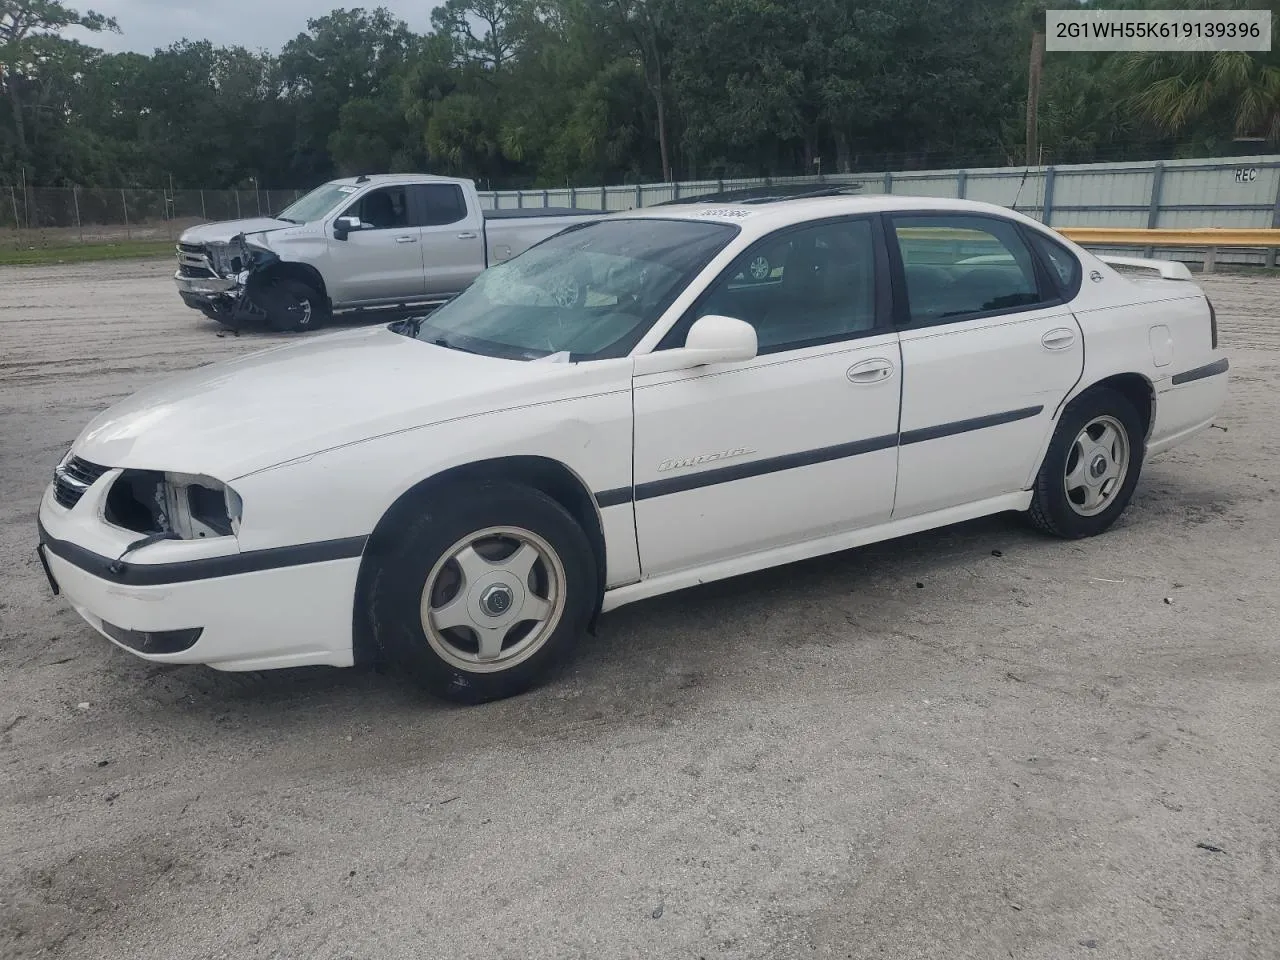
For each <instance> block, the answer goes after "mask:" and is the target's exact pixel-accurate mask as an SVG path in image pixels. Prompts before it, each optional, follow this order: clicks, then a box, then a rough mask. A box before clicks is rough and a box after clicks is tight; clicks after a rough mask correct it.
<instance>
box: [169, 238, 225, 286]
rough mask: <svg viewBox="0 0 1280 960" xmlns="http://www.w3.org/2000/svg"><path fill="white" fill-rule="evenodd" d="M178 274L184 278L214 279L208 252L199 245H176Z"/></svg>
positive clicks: (214, 274) (214, 275)
mask: <svg viewBox="0 0 1280 960" xmlns="http://www.w3.org/2000/svg"><path fill="white" fill-rule="evenodd" d="M178 272H179V273H180V274H182V275H183V276H184V277H199V278H209V277H216V276H217V274H216V273H215V272H214V270H213V264H212V263H211V262H210V261H209V251H208V249H207V248H206V247H205V246H204V245H203V244H199V243H180V244H178Z"/></svg>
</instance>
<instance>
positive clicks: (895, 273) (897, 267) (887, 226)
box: [880, 209, 1066, 332]
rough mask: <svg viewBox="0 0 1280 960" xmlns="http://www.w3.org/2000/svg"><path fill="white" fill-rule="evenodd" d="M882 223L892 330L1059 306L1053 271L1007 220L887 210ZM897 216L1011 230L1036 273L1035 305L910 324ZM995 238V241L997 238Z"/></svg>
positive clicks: (1016, 224)
mask: <svg viewBox="0 0 1280 960" xmlns="http://www.w3.org/2000/svg"><path fill="white" fill-rule="evenodd" d="M880 216H881V218H882V219H883V221H884V224H883V230H884V236H885V242H886V245H887V246H888V248H889V263H890V271H891V274H892V277H891V280H892V282H891V286H892V287H893V322H894V327H895V328H896V329H897V330H899V331H902V332H905V331H910V330H927V329H928V328H930V327H943V326H948V325H950V324H953V323H968V322H970V321H973V320H986V319H989V318H991V317H1006V316H1014V315H1016V314H1019V313H1031V312H1032V311H1035V310H1046V309H1049V308H1051V307H1059V306H1062V305H1063V304H1064V303H1065V302H1066V301H1065V300H1063V299H1062V293H1061V290H1060V289H1059V287H1060V284H1059V283H1058V282H1056V281H1055V280H1054V277H1053V274H1054V273H1055V272H1056V271H1053V270H1052V268H1049V267H1046V266H1045V264H1044V262H1043V259H1042V258H1041V256H1040V254H1039V252H1038V251H1037V250H1036V248H1035V247H1034V246H1033V245H1032V244H1031V243H1030V241H1028V240H1027V239H1026V237H1024V236H1023V228H1022V224H1020V223H1019V222H1018V221H1016V220H1012V219H1009V218H1007V217H1001V216H997V215H996V214H992V213H979V212H974V213H970V212H969V211H967V210H965V211H960V210H930V209H909V210H890V211H885V212H883V213H881V214H880ZM898 217H934V218H948V219H961V218H963V219H966V220H991V221H994V222H996V223H1002V224H1005V225H1007V226H1009V227H1011V228H1013V230H1014V232H1015V233H1016V234H1017V236H1018V238H1019V239H1020V240H1021V241H1022V243H1023V244H1024V245H1025V246H1026V248H1027V253H1028V254H1030V256H1031V267H1032V269H1033V270H1034V271H1035V280H1036V293H1037V295H1038V296H1039V297H1040V300H1039V301H1038V302H1037V303H1029V304H1021V305H1019V306H1016V307H1000V308H999V309H996V310H975V311H973V312H971V313H959V314H955V315H953V316H948V317H939V318H937V319H936V320H934V321H932V322H929V323H913V322H912V320H911V300H910V298H909V297H908V295H907V274H906V264H905V262H904V261H903V259H902V248H901V247H900V246H899V244H898V232H897V230H896V229H895V228H894V223H893V221H894V220H895V219H896V218H898ZM997 239H998V238H997Z"/></svg>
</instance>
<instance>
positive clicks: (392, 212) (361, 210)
mask: <svg viewBox="0 0 1280 960" xmlns="http://www.w3.org/2000/svg"><path fill="white" fill-rule="evenodd" d="M408 201H409V198H408V196H406V194H405V190H404V187H382V188H380V189H378V190H373V191H371V192H369V193H366V194H365V195H364V196H363V197H361V198H360V199H359V200H357V201H356V202H355V203H353V204H352V205H351V206H349V207H347V209H346V210H344V211H342V216H344V217H359V218H360V222H361V223H366V224H368V225H369V227H370V228H372V229H374V230H393V229H396V228H397V227H407V226H408V225H409V202H408Z"/></svg>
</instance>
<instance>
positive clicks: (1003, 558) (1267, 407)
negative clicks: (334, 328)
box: [0, 262, 1280, 960]
mask: <svg viewBox="0 0 1280 960" xmlns="http://www.w3.org/2000/svg"><path fill="white" fill-rule="evenodd" d="M168 271H169V265H168V264H166V263H154V262H152V263H136V264H134V263H128V264H109V265H84V266H76V267H60V268H32V269H10V270H0V350H2V355H0V371H2V374H3V375H2V377H0V550H2V552H3V556H5V557H6V558H7V559H8V561H9V562H8V566H7V568H6V570H5V572H4V574H3V578H2V579H0V957H3V958H5V960H16V958H25V957H36V956H57V957H68V958H79V957H84V958H89V957H92V958H95V960H97V958H116V957H119V958H129V960H149V958H156V960H160V958H163V960H174V958H186V957H192V958H196V957H201V958H203V957H234V958H237V960H239V958H260V957H288V958H295V957H308V958H353V960H366V958H368V960H372V958H379V960H387V958H400V957H405V958H408V957H422V958H428V957H430V958H436V957H439V958H450V960H467V958H484V960H493V958H505V957H511V958H517V957H518V958H542V957H547V958H550V957H556V958H571V957H583V958H592V960H603V958H614V957H641V956H643V957H647V958H666V957H673V958H675V957H679V958H690V960H694V958H706V960H712V958H755V957H779V958H791V957H799V956H806V957H810V956H811V957H823V958H826V957H830V958H852V957H857V958H863V957H892V958H908V957H909V958H935V957H936V958H940V960H941V958H946V960H955V958H968V957H984V958H986V957H991V958H1005V957H1009V958H1018V960H1021V958H1059V957H1071V956H1080V957H1090V956H1097V957H1151V958H1161V960H1176V958H1206V957H1212V958H1214V960H1223V958H1245V957H1247V958H1259V960H1261V958H1267V960H1272V958H1275V957H1276V956H1277V950H1278V948H1277V944H1280V790H1278V789H1277V784H1278V783H1280V749H1278V748H1280V720H1277V712H1276V709H1275V707H1276V703H1277V701H1278V700H1280V657H1278V643H1277V637H1276V627H1275V624H1276V623H1277V622H1280V617H1277V609H1276V607H1277V597H1280V548H1278V546H1277V545H1278V544H1280V539H1278V537H1280V515H1278V514H1277V511H1276V509H1275V506H1274V504H1275V499H1276V487H1277V484H1278V483H1280V476H1278V475H1277V469H1276V464H1277V458H1278V457H1280V427H1278V426H1277V417H1276V412H1277V409H1278V407H1277V403H1276V399H1275V398H1276V391H1277V387H1280V363H1278V362H1277V347H1280V321H1278V320H1277V315H1278V314H1280V280H1278V279H1275V278H1258V277H1251V278H1244V277H1227V276H1219V277H1213V278H1210V279H1209V280H1208V281H1207V286H1208V288H1209V289H1210V292H1211V296H1213V297H1214V299H1215V303H1216V304H1217V306H1218V314H1219V317H1220V318H1221V326H1222V331H1223V339H1224V342H1225V344H1226V345H1227V346H1228V348H1229V349H1230V350H1231V352H1232V363H1233V368H1232V369H1233V372H1232V384H1233V386H1232V395H1231V399H1230V401H1229V406H1228V407H1227V409H1226V410H1225V411H1224V413H1223V415H1222V418H1221V421H1220V424H1221V428H1220V429H1215V430H1211V431H1208V432H1207V433H1205V434H1203V435H1202V436H1200V437H1199V438H1197V439H1196V440H1194V441H1193V442H1191V443H1190V444H1188V445H1186V446H1185V447H1183V448H1181V449H1179V450H1177V451H1174V452H1173V453H1171V454H1169V455H1167V456H1165V457H1163V458H1161V459H1158V460H1156V461H1154V462H1152V463H1151V464H1150V465H1149V467H1148V469H1147V470H1146V472H1145V474H1144V478H1143V481H1142V483H1141V485H1140V486H1139V488H1138V494H1137V497H1136V499H1135V501H1134V504H1133V506H1132V507H1131V509H1130V511H1129V512H1128V513H1127V515H1126V516H1125V517H1124V518H1123V519H1122V521H1121V522H1120V524H1119V525H1118V526H1117V527H1116V528H1115V529H1114V531H1113V532H1111V533H1110V534H1109V535H1107V536H1105V537H1101V538H1098V539H1096V540H1092V541H1088V542H1083V543H1074V544H1066V543H1060V542H1055V541H1050V540H1046V539H1042V538H1040V537H1037V536H1034V535H1032V534H1030V533H1027V532H1025V531H1023V530H1022V529H1021V528H1020V527H1019V526H1017V525H1016V524H1014V523H1011V522H1009V521H1008V520H1005V519H999V518H997V519H991V520H985V521H980V522H977V523H972V524H966V525H963V526H959V527H954V528H949V529H946V530H941V531H936V532H933V533H929V534H925V535H921V536H915V537H911V538H908V539H905V540H901V541H897V542H893V543H887V544H881V545H878V546H875V547H871V548H867V549H862V550H856V551H851V552H848V553H843V554H839V555H837V556H834V557H829V558H824V559H821V560H816V561H811V562H806V563H801V564H798V565H794V566H790V567H786V568H784V569H780V570H775V571H770V572H767V573H763V574H757V575H753V576H750V577H746V578H742V579H738V580H734V581H730V582H724V583H719V584H713V585H709V586H706V587H701V588H698V589H696V590H691V591H687V592H684V593H681V594H678V595H675V596H671V597H667V598H664V599H660V600H656V601H650V602H647V603H642V604H638V605H636V606H634V607H628V608H626V609H624V610H621V611H619V612H617V613H615V614H612V615H610V616H608V617H606V618H605V621H604V623H603V626H602V629H601V634H600V636H599V637H598V638H596V639H594V640H592V641H589V642H587V643H586V644H585V645H584V647H583V649H582V651H581V654H580V656H579V657H578V659H577V660H576V662H575V664H574V665H573V667H572V668H571V669H570V670H569V671H568V672H567V673H566V674H565V675H563V676H562V677H561V678H560V679H559V680H558V681H556V682H555V683H553V684H552V685H550V686H549V687H546V688H544V689H542V690H540V691H538V692H536V693H533V694H531V695H528V696H525V697H522V698H518V699H516V700H512V701H507V702H504V703H499V704H494V705H490V706H486V707H481V708H473V709H463V708H456V707H450V706H445V705H442V704H440V703H436V702H432V701H427V700H424V699H423V698H422V697H420V696H419V695H418V694H416V693H415V692H414V691H413V690H411V689H410V688H408V687H407V686H406V685H404V684H402V683H400V682H398V681H397V680H396V679H394V678H392V677H386V676H381V675H378V674H376V673H373V672H369V671H340V670H319V669H317V670H309V671H294V672H285V673H274V674H263V675H250V676H239V675H225V674H219V673H216V672H214V671H211V670H207V669H204V668H199V667H184V668H166V667H154V666H151V665H148V664H146V663H143V662H141V661H139V660H136V659H134V658H132V657H131V656H129V655H127V654H125V653H122V652H120V651H118V650H116V649H114V648H113V647H112V646H111V645H110V644H108V643H107V642H106V641H105V640H103V639H101V638H100V637H99V636H98V635H97V634H96V633H94V632H93V631H91V630H90V629H89V628H88V627H87V626H85V625H84V624H82V623H81V622H80V620H79V619H78V618H77V617H76V616H75V615H74V614H73V613H72V612H71V611H70V610H69V609H67V607H66V606H65V605H64V604H63V603H61V602H59V601H58V600H55V599H52V598H50V597H49V596H48V595H47V594H48V591H47V588H46V586H45V584H44V581H43V578H42V575H41V573H40V570H39V567H38V566H37V564H36V562H35V557H34V553H33V547H34V541H35V528H34V524H35V511H36V506H37V502H38V499H39V496H40V494H41V490H42V487H43V486H44V484H45V482H46V480H47V478H48V476H49V471H50V468H51V466H52V465H53V463H54V462H55V460H56V459H57V458H58V457H59V456H60V455H61V454H62V452H63V451H64V450H65V449H66V446H67V445H68V443H69V442H70V441H71V439H72V438H73V437H74V436H75V434H76V433H77V432H78V431H79V429H80V427H81V426H82V425H83V424H84V422H85V421H86V420H87V419H88V418H89V417H90V416H91V415H92V414H93V413H94V412H96V411H97V410H98V409H100V408H101V407H103V406H105V405H106V404H108V403H109V402H111V401H113V400H115V399H116V398H118V397H122V396H124V395H126V394H128V393H130V392H131V391H133V390H135V389H137V388H139V387H141V386H143V385H144V384H146V383H148V382H150V381H152V380H154V379H155V378H156V377H157V376H159V375H161V374H163V373H165V372H167V371H172V370H179V369H182V368H186V367H191V366H194V365H197V364H200V363H204V362H207V361H211V360H215V359H218V358H220V357H226V356H231V355H235V354H240V353H244V352H247V351H250V350H253V349H255V348H258V347H260V346H262V345H263V344H264V342H266V341H268V340H270V339H274V338H269V337H266V336H262V335H258V336H244V337H240V338H234V337H231V336H226V337H223V338H218V337H217V336H216V335H215V334H216V328H215V325H213V324H212V323H210V322H209V321H206V320H203V319H201V318H199V317H198V316H197V315H196V314H194V313H192V312H191V311H189V310H186V309H184V308H183V307H182V306H181V305H180V303H179V302H178V300H177V297H176V295H175V294H174V292H173V290H172V289H171V287H170V284H169V282H168V279H167V273H168ZM1269 505H1270V506H1269ZM86 704H87V707H86Z"/></svg>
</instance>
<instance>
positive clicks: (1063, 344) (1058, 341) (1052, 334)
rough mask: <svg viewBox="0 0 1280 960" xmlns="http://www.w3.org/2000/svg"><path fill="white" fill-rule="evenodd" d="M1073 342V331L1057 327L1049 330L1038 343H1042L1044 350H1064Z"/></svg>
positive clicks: (1074, 336) (1074, 337)
mask: <svg viewBox="0 0 1280 960" xmlns="http://www.w3.org/2000/svg"><path fill="white" fill-rule="evenodd" d="M1075 342H1076V333H1075V331H1074V330H1071V329H1068V328H1067V327H1058V328H1056V329H1054V330H1050V331H1049V332H1048V333H1046V334H1045V335H1044V336H1043V337H1041V338H1040V343H1041V344H1043V345H1044V348H1045V349H1046V350H1065V349H1067V347H1069V346H1071V345H1072V344H1073V343H1075Z"/></svg>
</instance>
